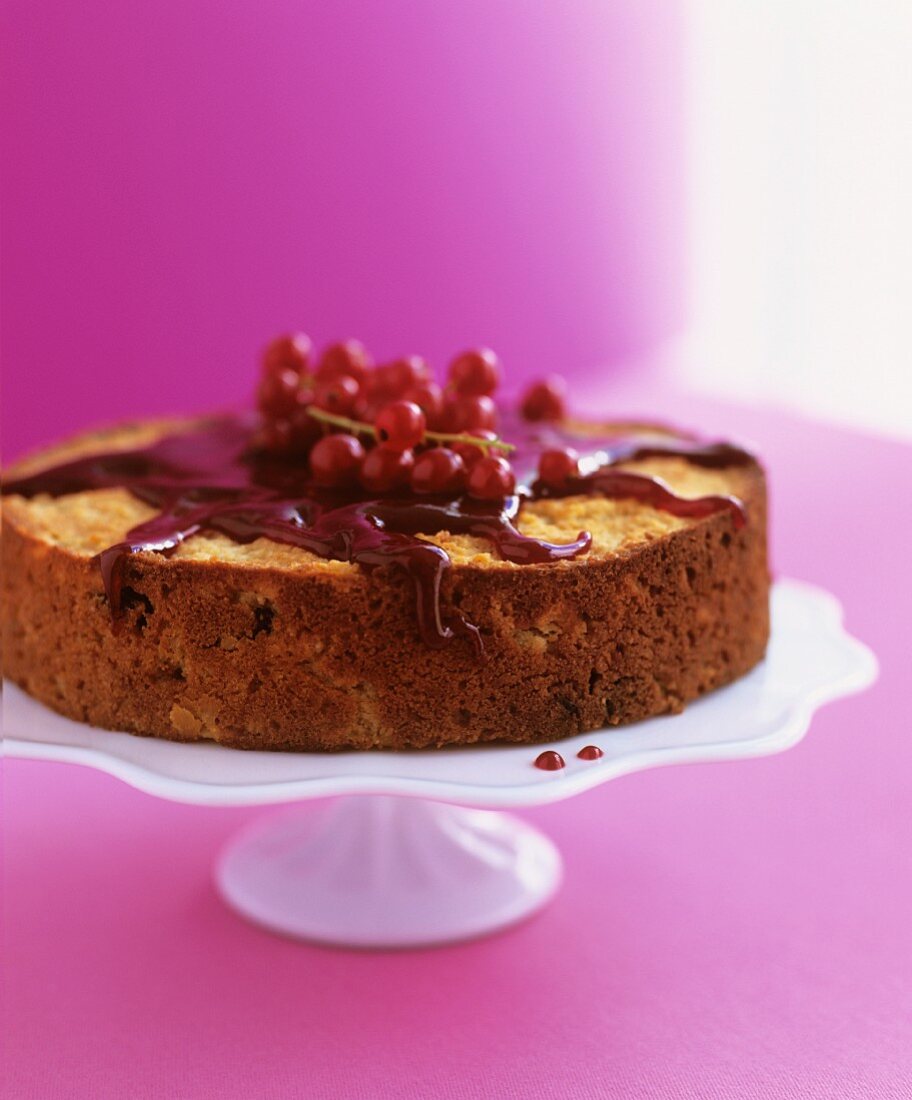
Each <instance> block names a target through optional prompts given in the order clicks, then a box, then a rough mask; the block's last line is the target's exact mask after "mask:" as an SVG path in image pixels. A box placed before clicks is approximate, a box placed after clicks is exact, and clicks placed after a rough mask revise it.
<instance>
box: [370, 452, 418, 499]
mask: <svg viewBox="0 0 912 1100" xmlns="http://www.w3.org/2000/svg"><path fill="white" fill-rule="evenodd" d="M414 465H415V456H414V455H413V454H412V452H411V451H392V450H390V449H389V448H388V447H372V448H371V449H370V450H369V451H368V452H367V454H366V455H365V456H364V461H363V462H362V463H361V470H360V472H359V474H358V477H359V480H360V481H361V484H362V485H363V486H364V488H365V489H369V490H370V492H372V493H388V492H389V491H390V490H391V489H398V488H400V487H401V486H403V485H406V484H408V480H409V474H411V472H412V467H413V466H414Z"/></svg>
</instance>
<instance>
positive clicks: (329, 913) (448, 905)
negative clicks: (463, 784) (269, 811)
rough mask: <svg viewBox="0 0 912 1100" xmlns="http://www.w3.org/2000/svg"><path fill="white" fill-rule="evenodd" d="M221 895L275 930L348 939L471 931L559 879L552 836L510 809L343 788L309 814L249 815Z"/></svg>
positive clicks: (522, 912)
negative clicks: (345, 792)
mask: <svg viewBox="0 0 912 1100" xmlns="http://www.w3.org/2000/svg"><path fill="white" fill-rule="evenodd" d="M215 877H216V883H217V885H218V888H219V891H220V893H221V895H222V897H223V898H224V899H225V901H226V902H228V904H229V905H230V906H231V907H232V908H233V909H235V910H236V911H237V912H239V913H240V914H241V915H242V916H244V917H247V918H248V919H249V920H252V921H254V922H255V923H257V924H261V925H264V926H265V927H267V928H269V929H271V930H272V931H274V932H281V933H284V934H285V935H288V936H294V937H297V938H299V939H307V940H314V941H317V942H320V943H328V944H336V945H338V946H344V947H373V948H377V947H416V946H429V945H431V944H440V943H447V942H452V941H454V940H464V939H470V938H472V937H474V936H481V935H485V934H487V933H489V932H494V931H496V930H497V929H499V928H504V927H506V926H508V925H511V924H515V923H516V922H517V921H519V920H522V919H523V918H524V917H527V916H530V915H531V914H532V913H534V912H536V911H537V910H538V909H540V908H541V907H542V906H543V905H544V904H545V903H546V902H547V901H548V900H549V899H550V898H551V897H552V895H553V894H554V893H555V891H556V890H557V888H558V886H559V884H560V880H561V858H560V854H559V853H558V851H557V849H556V848H555V846H554V845H553V844H552V843H551V841H550V840H548V838H547V837H545V836H544V835H543V834H542V833H540V832H538V830H537V829H534V828H533V827H532V826H531V825H529V824H527V823H526V822H524V821H520V820H519V818H516V817H513V816H512V815H511V814H505V813H499V812H496V811H491V810H468V809H463V808H460V807H458V806H449V805H445V804H444V803H441V802H431V801H428V800H427V799H420V798H396V797H391V796H388V795H362V796H358V795H355V796H348V797H344V798H340V799H338V800H337V801H336V802H335V803H333V804H332V806H331V807H330V808H329V810H328V811H326V812H325V813H324V814H323V816H322V817H321V818H320V819H319V820H318V821H316V822H314V819H313V814H312V813H307V812H305V811H302V810H290V811H285V812H283V813H280V814H273V815H270V816H268V817H266V818H265V819H264V820H258V821H255V822H253V824H251V825H250V826H248V827H247V828H246V829H245V830H243V831H242V832H241V833H240V834H239V835H238V836H237V837H236V838H235V839H234V840H232V841H231V842H230V843H229V845H228V846H227V848H226V849H225V850H224V852H223V853H222V855H221V858H220V859H219V861H218V863H217V864H216V869H215Z"/></svg>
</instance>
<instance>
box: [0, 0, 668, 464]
mask: <svg viewBox="0 0 912 1100" xmlns="http://www.w3.org/2000/svg"><path fill="white" fill-rule="evenodd" d="M5 8H6V19H5V41H6V43H7V46H6V47H5V51H4V64H3V66H2V82H3V83H2V90H3V99H4V102H5V103H6V104H7V105H8V110H7V112H6V116H7V117H6V134H5V137H6V142H5V154H6V155H5V156H4V212H3V214H4V226H3V232H4V240H3V251H4V255H3V263H4V270H3V282H4V310H3V354H4V368H5V387H4V394H3V396H4V420H3V429H4V433H3V444H4V448H5V451H6V453H7V454H8V455H11V454H14V453H15V452H17V451H18V450H20V449H21V448H22V447H23V446H26V445H31V444H33V443H37V442H41V441H47V440H49V439H51V438H52V437H53V436H54V435H56V434H59V433H61V432H66V431H69V430H71V429H73V428H74V427H81V426H84V425H85V424H86V423H87V422H95V421H99V420H105V419H110V418H113V417H123V416H125V415H126V416H131V415H146V414H149V413H153V412H159V411H171V410H185V409H189V408H193V409H196V408H206V407H211V406H212V405H214V404H225V403H226V402H229V401H234V400H238V399H241V398H245V397H246V395H247V392H248V391H249V389H250V387H251V378H252V372H253V370H254V366H253V362H254V358H255V356H256V354H257V353H258V351H259V348H260V347H261V346H262V344H263V343H264V342H265V341H266V340H267V339H268V338H269V337H270V336H272V335H273V334H274V333H276V332H278V331H282V330H285V329H287V328H289V327H300V328H304V329H305V330H309V331H310V332H311V333H312V335H313V336H314V337H315V338H317V339H318V340H320V341H326V340H330V339H335V338H338V337H345V336H349V335H357V336H360V337H361V338H362V339H364V340H365V341H366V342H367V343H368V344H369V345H370V347H371V348H373V349H375V352H376V354H377V355H379V356H383V357H391V356H394V355H397V354H407V353H410V352H413V351H419V352H421V353H423V354H426V355H428V356H430V357H431V358H432V360H433V361H435V362H436V363H438V365H440V364H442V362H443V361H444V360H445V358H446V357H448V356H451V355H453V354H454V353H455V352H457V351H459V350H461V349H462V348H463V347H464V346H465V345H467V344H468V345H471V344H479V343H488V344H491V345H492V346H494V347H495V348H497V350H498V351H499V352H500V354H501V355H502V357H503V358H504V361H505V362H506V364H507V365H508V367H509V369H510V371H511V372H512V373H513V376H514V377H518V376H519V375H521V374H523V373H524V372H525V373H528V372H537V373H539V374H540V373H544V372H546V371H548V370H554V369H555V368H559V369H563V370H565V371H568V372H569V371H570V370H571V369H576V370H578V371H587V370H590V369H591V368H592V367H593V366H595V365H599V366H603V365H605V364H609V365H610V364H618V363H620V362H622V361H627V360H630V359H634V358H638V357H640V356H642V355H643V354H646V353H648V351H649V350H650V349H651V348H652V347H653V346H655V344H656V343H657V342H658V341H659V340H661V339H662V337H663V336H665V335H667V334H668V333H669V332H671V331H673V330H674V329H675V328H676V327H677V326H678V324H679V323H680V318H681V303H680V297H679V292H678V288H679V286H680V266H681V257H680V225H681V218H680V208H681V205H682V202H683V197H682V195H681V194H680V180H681V164H680V117H681V112H682V104H681V58H680V48H679V39H680V32H681V28H680V20H679V18H678V11H677V2H676V0H674V2H669V0H636V2H635V3H634V2H633V0H624V2H623V3H611V4H606V3H603V2H601V0H568V2H565V3H562V4H560V5H546V4H534V3H527V2H526V0H498V2H497V3H493V4H492V3H488V2H486V0H447V2H438V0H434V2H427V3H424V2H415V0H383V2H382V3H371V2H369V0H360V2H358V0H341V2H340V0H333V2H332V3H323V2H321V0H256V2H250V0H194V2H190V3H188V2H187V0H156V3H154V4H149V3H141V2H139V0H126V2H124V0H80V2H79V3H70V2H68V0H43V2H41V3H34V2H32V0H8V2H7V4H6V5H5Z"/></svg>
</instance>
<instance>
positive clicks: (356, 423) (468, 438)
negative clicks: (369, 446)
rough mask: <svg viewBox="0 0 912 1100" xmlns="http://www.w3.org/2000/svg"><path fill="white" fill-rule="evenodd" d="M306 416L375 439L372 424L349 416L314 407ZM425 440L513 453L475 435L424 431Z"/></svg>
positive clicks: (499, 443)
mask: <svg viewBox="0 0 912 1100" xmlns="http://www.w3.org/2000/svg"><path fill="white" fill-rule="evenodd" d="M307 415H308V416H312V417H313V418H314V420H322V421H323V423H324V424H332V425H334V426H335V427H337V428H345V429H347V430H348V431H350V432H351V433H352V434H353V435H372V436H373V437H374V438H375V439H376V438H377V429H376V428H375V427H374V426H373V424H366V423H365V422H364V421H363V420H352V419H351V417H350V416H339V414H338V413H331V412H327V411H326V409H318V408H317V407H316V405H308V406H307ZM424 434H425V438H427V439H429V440H431V441H432V442H433V443H468V444H469V445H470V446H472V447H478V449H479V450H482V451H515V450H516V448H515V447H514V446H513V444H512V443H505V442H504V441H503V440H502V439H500V438H498V439H482V438H480V437H479V436H477V435H469V434H466V433H456V432H430V431H426V432H425V433H424Z"/></svg>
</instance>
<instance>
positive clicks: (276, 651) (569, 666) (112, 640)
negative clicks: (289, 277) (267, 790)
mask: <svg viewBox="0 0 912 1100" xmlns="http://www.w3.org/2000/svg"><path fill="white" fill-rule="evenodd" d="M312 358H313V357H312V353H311V350H310V348H309V345H308V344H307V343H306V341H305V340H304V339H303V338H301V337H295V338H284V339H282V340H279V341H276V342H275V343H274V344H273V345H271V346H270V349H268V351H267V355H266V358H265V366H264V374H263V378H262V381H261V383H260V391H259V406H260V408H259V412H258V413H255V414H254V413H249V414H248V413H238V414H231V415H222V416H217V417H212V418H206V419H197V420H188V421H170V422H147V423H134V424H127V425H120V426H118V427H115V428H112V429H110V430H107V431H103V432H95V433H92V434H87V435H82V436H79V437H77V438H75V439H73V440H70V441H68V442H66V443H63V444H61V445H59V446H57V447H54V448H49V449H47V450H45V451H43V452H41V453H39V454H36V455H34V456H31V457H30V458H28V459H26V460H24V461H22V462H20V463H18V464H17V465H15V466H14V467H12V468H10V469H8V470H7V471H6V472H5V475H4V479H3V494H4V495H3V537H2V629H3V664H4V667H3V672H4V675H5V676H7V677H9V678H10V679H11V680H12V681H14V682H15V683H17V684H19V685H20V686H21V687H22V688H23V689H24V690H26V691H27V692H29V693H30V694H31V695H33V696H34V697H35V698H37V699H39V700H41V701H42V702H43V703H46V704H47V705H48V706H50V707H52V708H54V709H55V710H57V711H60V712H61V713H63V714H65V715H68V716H70V717H72V718H76V719H78V720H81V721H85V722H88V723H91V724H93V725H96V726H102V727H105V728H109V729H117V730H126V731H131V732H133V733H137V734H144V735H150V736H156V737H164V738H170V739H175V740H183V741H195V740H201V739H210V740H214V741H218V742H220V743H221V744H223V745H229V746H233V747H237V748H250V749H282V750H309V751H330V750H340V749H379V748H386V749H403V748H431V747H434V746H442V745H456V744H469V743H476V742H483V741H511V742H541V741H551V740H554V739H557V738H561V737H565V736H568V735H571V734H575V733H579V732H582V731H586V730H594V729H600V728H602V727H604V726H606V725H618V724H620V723H626V722H631V721H635V720H637V719H642V718H647V717H650V716H653V715H659V714H664V713H674V712H676V711H679V710H680V709H681V708H682V707H683V706H684V705H685V704H686V703H687V702H689V701H691V700H693V699H696V698H697V697H698V696H700V695H702V694H704V693H705V692H708V691H712V690H714V689H715V688H718V687H721V686H722V685H724V684H727V683H729V682H730V681H732V680H734V679H735V678H737V677H739V676H741V675H743V674H744V673H746V672H747V671H748V670H750V669H751V668H752V667H753V666H754V665H756V664H757V662H758V661H760V660H761V659H762V657H763V655H764V651H765V647H766V643H767V637H768V631H769V616H768V595H769V577H768V570H767V557H766V491H765V480H764V475H763V471H762V469H761V467H760V465H759V464H758V463H757V461H756V460H755V459H754V458H753V457H752V456H751V455H750V454H748V453H747V452H746V451H744V450H742V449H741V448H738V447H735V446H732V445H731V444H727V443H707V442H704V441H702V440H699V439H697V438H695V437H694V436H693V435H690V434H686V433H681V432H677V431H674V430H672V429H669V428H667V427H664V426H659V425H648V424H643V423H636V424H631V423H623V424H621V423H600V424H598V425H597V426H596V425H592V424H584V423H581V422H579V421H576V420H571V419H569V418H568V417H567V416H566V414H565V410H564V408H563V402H562V399H561V395H560V390H559V386H558V384H557V383H556V382H555V381H553V380H552V381H548V382H545V383H542V384H539V385H537V386H535V387H533V388H532V389H531V390H530V391H529V392H528V393H527V394H526V396H525V398H524V399H523V401H522V403H521V414H517V413H513V412H510V411H509V410H507V409H505V408H499V409H498V408H497V407H496V406H495V404H494V402H493V401H492V399H491V393H492V392H493V391H494V388H495V386H496V383H497V381H498V376H499V367H498V365H497V363H496V359H495V358H494V357H493V355H492V354H491V353H489V352H473V353H466V354H465V355H463V356H461V357H459V358H458V359H457V360H456V361H455V362H454V363H453V365H452V366H451V369H450V379H449V383H448V385H447V387H446V388H441V387H437V386H436V384H435V383H434V382H433V381H432V380H431V379H430V377H429V374H428V372H427V369H426V367H425V366H424V365H423V364H422V361H420V360H416V359H414V358H413V359H410V360H402V361H398V362H397V363H394V364H388V365H386V366H385V367H378V368H373V369H371V368H370V367H369V365H368V364H367V361H366V355H365V354H364V352H363V349H361V348H360V345H356V344H354V343H353V342H349V343H348V344H345V345H335V346H333V347H332V348H330V349H327V351H326V352H325V353H324V355H323V356H322V358H321V359H320V360H319V362H318V363H317V364H316V365H313V366H312V365H311V363H312Z"/></svg>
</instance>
